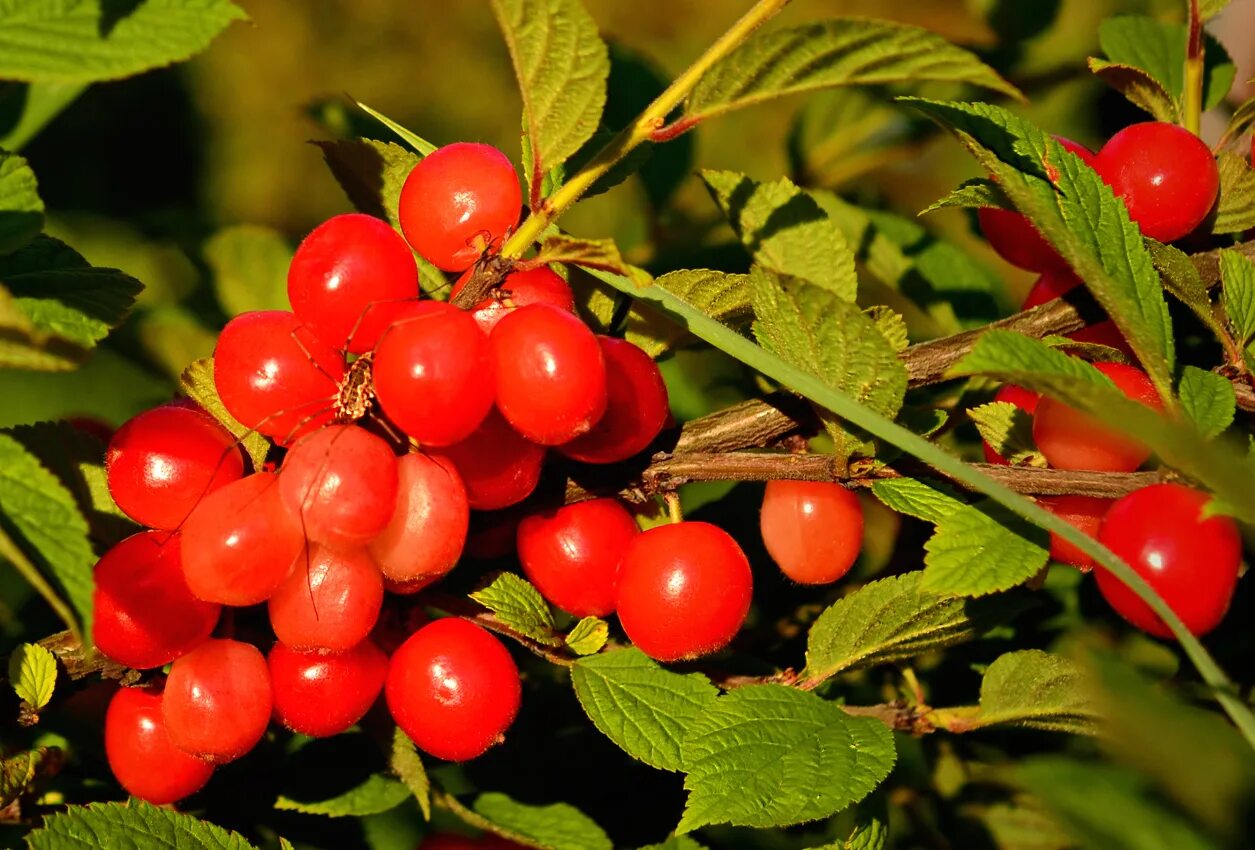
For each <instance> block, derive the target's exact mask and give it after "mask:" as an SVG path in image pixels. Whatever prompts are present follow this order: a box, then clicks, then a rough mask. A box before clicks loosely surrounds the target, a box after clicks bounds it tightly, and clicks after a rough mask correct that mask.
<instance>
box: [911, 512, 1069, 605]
mask: <svg viewBox="0 0 1255 850" xmlns="http://www.w3.org/2000/svg"><path fill="white" fill-rule="evenodd" d="M1049 547H1050V539H1049V535H1047V534H1046V532H1044V531H1042V530H1041V529H1039V528H1037V527H1035V526H1033V525H1030V524H1029V523H1027V522H1025V521H1024V520H1022V519H1020V518H1019V517H1018V516H1016V515H1015V514H1012V513H1011V512H1010V511H1008V510H1006V509H1005V508H1003V507H1002V506H1001V505H999V504H998V503H996V502H994V501H992V500H989V499H986V500H984V501H981V502H977V503H975V504H972V505H967V506H965V507H964V508H963V509H962V510H959V511H956V512H955V513H953V514H951V515H950V516H948V517H946V518H945V519H943V520H942V521H941V522H940V523H938V524H937V532H936V533H935V534H934V535H933V536H932V537H931V538H930V539H929V541H928V542H927V543H925V544H924V551H925V552H926V553H927V554H926V555H925V556H924V580H923V584H922V587H923V589H925V590H931V591H933V592H936V593H950V594H954V595H956V596H985V595H987V594H990V593H996V592H998V591H1000V590H1008V589H1010V588H1012V587H1015V586H1016V585H1019V584H1023V583H1024V582H1026V581H1028V580H1029V579H1030V578H1032V577H1033V576H1035V575H1037V573H1039V572H1041V570H1042V568H1043V567H1045V566H1046V562H1047V561H1048V560H1049V557H1050V552H1049Z"/></svg>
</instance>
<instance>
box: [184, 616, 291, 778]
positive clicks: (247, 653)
mask: <svg viewBox="0 0 1255 850" xmlns="http://www.w3.org/2000/svg"><path fill="white" fill-rule="evenodd" d="M271 704H272V700H271V691H270V671H269V670H268V669H267V667H266V659H265V658H263V657H262V654H261V653H260V652H258V651H257V647H255V646H253V645H252V644H247V643H240V642H239V641H235V640H209V641H205V642H204V643H202V644H201V645H200V646H198V647H197V648H196V649H194V650H192V651H191V652H189V653H188V654H187V655H184V656H183V657H182V658H180V659H179V660H178V661H176V662H174V665H173V666H172V667H171V668H170V678H169V679H168V680H167V681H166V692H165V695H164V697H163V698H162V705H161V716H162V717H163V718H164V719H165V721H166V729H167V730H168V731H169V733H170V740H171V742H173V744H174V745H175V746H176V747H178V748H179V749H180V750H182V751H183V752H185V753H188V754H190V755H194V756H197V757H198V758H201V759H204V760H205V761H207V762H212V763H214V764H223V763H225V762H229V761H234V760H235V759H237V758H239V757H240V756H242V755H244V754H245V753H247V752H248V751H249V750H251V749H252V748H253V747H254V746H256V745H257V742H258V741H260V740H261V736H262V735H264V734H265V732H266V725H267V724H268V723H269V722H270V709H271Z"/></svg>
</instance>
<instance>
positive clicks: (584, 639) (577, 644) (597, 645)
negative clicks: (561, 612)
mask: <svg viewBox="0 0 1255 850" xmlns="http://www.w3.org/2000/svg"><path fill="white" fill-rule="evenodd" d="M608 637H610V625H609V624H608V623H607V622H606V621H605V620H603V619H601V618H600V617H585V618H584V619H582V620H580V621H579V622H578V623H576V624H575V627H574V628H572V629H571V632H570V633H569V634H568V635H567V636H566V639H565V640H566V645H567V646H568V647H570V648H571V651H572V652H574V653H575V654H576V655H592V654H593V653H595V652H600V651H601V648H602V647H603V646H605V645H606V639H607V638H608Z"/></svg>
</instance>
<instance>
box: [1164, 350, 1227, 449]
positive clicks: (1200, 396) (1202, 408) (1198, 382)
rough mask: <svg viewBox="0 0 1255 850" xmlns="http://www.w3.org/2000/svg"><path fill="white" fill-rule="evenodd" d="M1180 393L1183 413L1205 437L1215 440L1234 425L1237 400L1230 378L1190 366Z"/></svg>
mask: <svg viewBox="0 0 1255 850" xmlns="http://www.w3.org/2000/svg"><path fill="white" fill-rule="evenodd" d="M1177 392H1178V393H1179V394H1180V396H1181V409H1182V410H1184V411H1185V415H1186V416H1188V417H1190V419H1192V420H1194V424H1195V425H1196V426H1198V430H1199V432H1200V433H1201V434H1202V435H1203V436H1204V437H1214V436H1216V435H1217V434H1219V433H1221V432H1222V431H1224V430H1225V429H1226V428H1228V427H1229V425H1231V424H1232V423H1233V416H1234V414H1235V413H1236V412H1237V399H1236V397H1235V396H1234V392H1233V384H1232V383H1230V382H1229V379H1228V378H1225V377H1224V376H1222V375H1217V374H1216V373H1215V372H1208V371H1206V370H1205V369H1199V368H1198V367H1197V366H1186V367H1185V368H1184V369H1182V370H1181V382H1180V384H1178V385H1177Z"/></svg>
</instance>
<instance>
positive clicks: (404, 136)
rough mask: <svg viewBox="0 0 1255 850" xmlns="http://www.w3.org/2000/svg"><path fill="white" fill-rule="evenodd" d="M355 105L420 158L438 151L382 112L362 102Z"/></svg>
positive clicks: (354, 102)
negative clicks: (393, 134)
mask: <svg viewBox="0 0 1255 850" xmlns="http://www.w3.org/2000/svg"><path fill="white" fill-rule="evenodd" d="M350 99H351V98H350ZM353 105H354V106H356V107H357V108H358V109H360V110H362V111H363V112H365V113H366V114H367V115H369V116H370V117H371V118H374V119H375V120H376V121H378V122H379V123H380V124H382V125H384V126H385V127H387V128H388V129H389V130H391V131H392V132H393V133H395V134H396V135H397V137H398V138H399V139H401V141H403V142H405V143H406V144H407V145H409V146H410V147H411V148H413V149H414V151H415V152H416V153H417V154H419V156H420V157H421V156H427V154H429V153H432V152H433V151H435V150H436V146H435V145H433V144H432V143H431V142H429V141H427V140H426V139H424V138H423V137H422V136H420V135H418V134H417V133H415V132H414V131H412V130H408V129H406V128H405V127H402V126H401V125H400V124H398V123H397V122H396V121H393V120H392V119H391V118H389V117H388V116H386V115H384V114H383V113H382V112H377V111H375V110H374V109H371V108H370V107H369V106H367V105H366V104H364V103H362V102H361V101H360V100H354V101H353Z"/></svg>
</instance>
